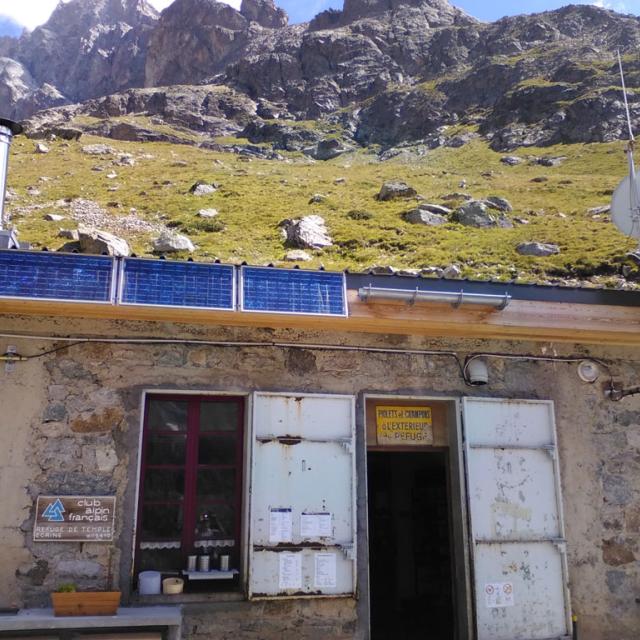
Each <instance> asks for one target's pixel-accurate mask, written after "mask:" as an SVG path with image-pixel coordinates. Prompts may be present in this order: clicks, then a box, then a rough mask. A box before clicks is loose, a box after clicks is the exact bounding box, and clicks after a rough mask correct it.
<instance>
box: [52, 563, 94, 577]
mask: <svg viewBox="0 0 640 640" xmlns="http://www.w3.org/2000/svg"><path fill="white" fill-rule="evenodd" d="M101 574H102V565H101V564H99V563H97V562H93V560H61V561H60V562H58V565H57V566H56V575H57V576H60V577H65V578H66V577H69V578H80V579H82V578H97V577H98V576H100V575H101Z"/></svg>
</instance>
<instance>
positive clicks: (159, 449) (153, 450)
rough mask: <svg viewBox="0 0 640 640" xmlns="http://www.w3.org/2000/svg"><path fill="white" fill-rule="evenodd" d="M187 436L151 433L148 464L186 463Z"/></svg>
mask: <svg viewBox="0 0 640 640" xmlns="http://www.w3.org/2000/svg"><path fill="white" fill-rule="evenodd" d="M186 446H187V436H179V435H176V436H158V435H155V434H153V435H150V436H149V440H148V442H147V464H176V465H184V461H185V452H186Z"/></svg>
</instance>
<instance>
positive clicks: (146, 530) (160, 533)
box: [142, 504, 182, 541]
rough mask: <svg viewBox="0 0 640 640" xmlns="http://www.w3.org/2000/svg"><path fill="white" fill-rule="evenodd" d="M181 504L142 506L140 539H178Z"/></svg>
mask: <svg viewBox="0 0 640 640" xmlns="http://www.w3.org/2000/svg"><path fill="white" fill-rule="evenodd" d="M181 534H182V505H179V504H163V505H157V504H153V505H145V506H144V507H142V539H143V541H144V540H176V541H177V540H180V536H181Z"/></svg>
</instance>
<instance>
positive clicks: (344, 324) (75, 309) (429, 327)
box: [0, 291, 640, 346]
mask: <svg viewBox="0 0 640 640" xmlns="http://www.w3.org/2000/svg"><path fill="white" fill-rule="evenodd" d="M348 296H349V313H350V315H349V317H348V318H340V317H327V316H311V315H293V314H273V313H247V312H241V311H235V312H233V311H209V310H199V309H180V308H168V307H138V306H118V305H101V304H85V303H64V302H42V301H33V300H6V299H5V300H0V328H1V315H2V314H12V315H25V316H43V317H44V316H55V317H69V318H95V319H105V320H142V321H150V322H180V323H193V324H201V325H217V326H238V327H267V328H274V329H279V328H291V329H303V330H320V331H346V332H364V333H383V334H384V333H389V334H402V335H422V336H430V337H455V338H486V339H508V340H532V341H544V342H547V341H554V342H583V343H587V344H611V345H638V346H640V307H615V306H607V305H584V304H565V303H556V302H530V301H522V300H512V301H511V304H509V306H508V307H507V308H506V309H504V310H502V311H496V310H494V309H492V308H490V307H480V306H462V307H460V308H458V309H454V308H452V307H451V306H450V305H441V304H432V303H417V304H414V305H409V304H406V303H403V302H392V303H389V302H380V301H375V302H362V301H361V300H360V299H359V298H358V295H357V292H356V291H349V293H348Z"/></svg>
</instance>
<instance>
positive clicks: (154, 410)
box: [147, 399, 188, 431]
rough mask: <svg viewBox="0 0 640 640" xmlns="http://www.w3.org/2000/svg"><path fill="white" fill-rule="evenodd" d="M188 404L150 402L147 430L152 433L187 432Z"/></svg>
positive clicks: (161, 401)
mask: <svg viewBox="0 0 640 640" xmlns="http://www.w3.org/2000/svg"><path fill="white" fill-rule="evenodd" d="M187 407H188V403H187V402H183V401H180V402H177V401H174V400H153V399H151V400H149V413H148V415H147V428H148V429H150V430H152V431H186V430H187Z"/></svg>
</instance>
